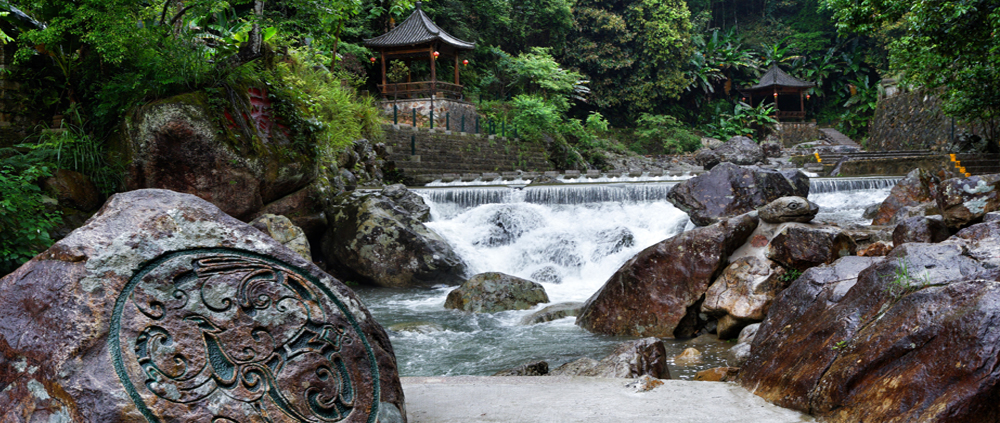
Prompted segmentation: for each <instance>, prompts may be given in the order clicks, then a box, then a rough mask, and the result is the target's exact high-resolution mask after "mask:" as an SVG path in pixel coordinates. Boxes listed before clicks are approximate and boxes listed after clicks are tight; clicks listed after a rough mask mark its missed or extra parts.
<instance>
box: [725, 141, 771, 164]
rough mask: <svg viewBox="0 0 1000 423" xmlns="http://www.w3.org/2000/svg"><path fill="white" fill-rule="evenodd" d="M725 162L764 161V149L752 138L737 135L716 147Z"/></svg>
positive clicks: (753, 162) (750, 162)
mask: <svg viewBox="0 0 1000 423" xmlns="http://www.w3.org/2000/svg"><path fill="white" fill-rule="evenodd" d="M714 151H715V154H718V155H719V157H720V158H721V159H722V161H723V162H729V163H732V164H735V165H754V164H758V163H762V162H764V160H765V158H764V150H763V149H762V148H761V147H760V146H759V145H757V143H755V142H754V141H753V140H752V139H750V138H747V137H743V136H735V137H732V138H730V139H729V141H726V143H725V144H722V145H720V146H718V147H716V148H715V150H714Z"/></svg>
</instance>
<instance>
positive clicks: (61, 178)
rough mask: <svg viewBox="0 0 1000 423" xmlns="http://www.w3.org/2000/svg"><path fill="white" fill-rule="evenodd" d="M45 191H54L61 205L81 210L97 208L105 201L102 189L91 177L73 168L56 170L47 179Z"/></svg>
mask: <svg viewBox="0 0 1000 423" xmlns="http://www.w3.org/2000/svg"><path fill="white" fill-rule="evenodd" d="M45 191H47V192H50V193H52V194H53V196H54V197H55V198H56V200H57V201H59V205H60V206H62V207H71V208H74V209H77V210H81V211H94V210H97V208H98V207H100V206H101V204H103V203H104V199H103V198H102V196H101V191H100V190H98V189H97V186H95V185H94V183H93V182H91V181H90V178H87V176H86V175H84V174H82V173H80V172H74V171H72V170H66V169H59V170H56V171H55V172H54V173H53V174H52V176H51V177H49V178H48V179H46V180H45Z"/></svg>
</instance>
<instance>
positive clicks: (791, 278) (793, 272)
mask: <svg viewBox="0 0 1000 423" xmlns="http://www.w3.org/2000/svg"><path fill="white" fill-rule="evenodd" d="M801 276H802V271H801V270H799V269H796V268H790V269H786V270H785V273H784V274H782V275H781V276H779V277H778V279H781V281H782V282H785V283H791V282H795V281H796V280H797V279H798V278H799V277H801Z"/></svg>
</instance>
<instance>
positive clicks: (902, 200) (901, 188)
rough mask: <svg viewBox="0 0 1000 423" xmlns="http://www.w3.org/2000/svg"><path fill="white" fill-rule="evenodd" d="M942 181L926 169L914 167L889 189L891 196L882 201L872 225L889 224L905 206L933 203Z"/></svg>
mask: <svg viewBox="0 0 1000 423" xmlns="http://www.w3.org/2000/svg"><path fill="white" fill-rule="evenodd" d="M940 182H941V181H940V180H939V179H938V178H937V177H936V176H934V175H933V174H931V173H930V172H928V171H926V170H923V169H914V170H912V171H910V173H908V174H906V177H904V178H903V179H902V180H900V181H899V182H898V183H897V184H896V186H894V187H892V190H890V191H889V196H888V197H886V198H885V200H883V201H882V204H881V205H880V206H879V207H878V211H876V212H875V218H874V219H872V225H886V224H889V223H890V222H892V219H893V217H894V216H896V214H897V213H899V211H900V210H901V209H903V208H904V207H908V206H919V205H921V204H925V203H933V202H934V196H935V193H936V192H937V185H938V183H940Z"/></svg>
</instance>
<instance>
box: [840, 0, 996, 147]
mask: <svg viewBox="0 0 1000 423" xmlns="http://www.w3.org/2000/svg"><path fill="white" fill-rule="evenodd" d="M823 4H824V6H825V7H826V8H828V9H830V10H832V11H833V13H834V19H835V20H836V24H837V28H838V30H840V31H841V32H857V33H861V34H866V35H871V36H878V35H889V36H888V37H887V38H888V40H889V41H888V50H889V63H890V69H891V70H892V71H894V72H897V73H898V74H899V75H901V77H902V79H903V81H904V82H907V83H909V84H911V85H914V86H922V87H925V88H928V89H931V90H938V91H939V92H940V93H941V94H942V95H943V97H944V100H945V111H946V112H947V113H950V114H952V115H953V116H956V117H960V118H963V119H967V120H970V121H978V122H980V123H982V124H984V125H985V126H986V127H987V128H988V134H987V136H988V137H989V138H990V139H992V140H994V141H997V140H1000V138H998V133H997V130H998V125H1000V97H998V96H997V95H996V93H997V92H998V89H1000V37H998V35H1000V34H998V30H1000V1H998V0H963V1H947V0H920V1H917V0H864V1H855V0H823ZM897 34H898V35H897ZM994 145H995V144H994Z"/></svg>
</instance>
